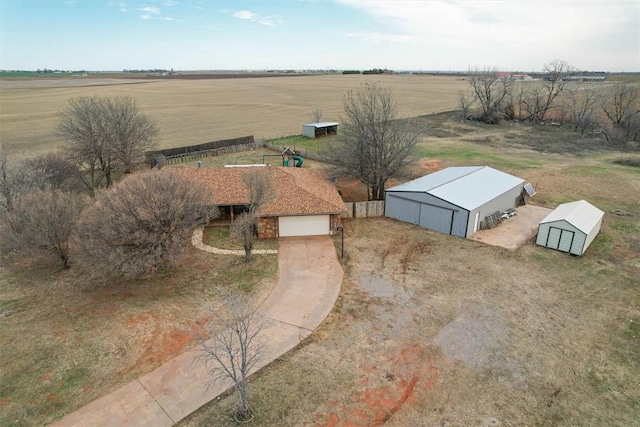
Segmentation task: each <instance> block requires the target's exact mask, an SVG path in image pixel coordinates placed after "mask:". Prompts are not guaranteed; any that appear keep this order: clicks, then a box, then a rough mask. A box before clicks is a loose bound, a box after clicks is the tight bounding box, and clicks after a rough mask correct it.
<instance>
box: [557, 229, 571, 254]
mask: <svg viewBox="0 0 640 427" xmlns="http://www.w3.org/2000/svg"><path fill="white" fill-rule="evenodd" d="M574 237H575V233H574V232H573V231H570V230H562V232H561V233H560V241H559V242H558V250H559V251H562V252H571V245H572V244H573V238H574Z"/></svg>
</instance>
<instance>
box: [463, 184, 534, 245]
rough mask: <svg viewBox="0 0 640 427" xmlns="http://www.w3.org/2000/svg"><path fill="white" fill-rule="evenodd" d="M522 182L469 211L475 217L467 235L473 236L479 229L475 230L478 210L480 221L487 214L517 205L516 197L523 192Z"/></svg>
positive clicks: (472, 217) (470, 215)
mask: <svg viewBox="0 0 640 427" xmlns="http://www.w3.org/2000/svg"><path fill="white" fill-rule="evenodd" d="M522 187H523V186H522V184H518V185H516V186H515V187H513V188H512V189H510V190H509V191H507V192H505V193H502V194H501V195H499V196H498V197H496V198H495V199H492V200H490V201H488V202H486V203H485V204H483V205H482V206H479V207H477V208H476V209H474V210H472V211H471V212H470V213H469V218H471V219H473V221H469V224H468V227H467V236H471V235H472V234H473V233H475V232H476V231H477V230H474V225H475V216H476V212H479V213H480V215H479V216H480V221H482V220H483V219H484V218H485V217H486V216H488V215H491V214H492V213H494V212H496V211H506V210H507V209H511V208H513V207H515V206H516V199H517V198H518V197H519V196H520V194H521V193H522Z"/></svg>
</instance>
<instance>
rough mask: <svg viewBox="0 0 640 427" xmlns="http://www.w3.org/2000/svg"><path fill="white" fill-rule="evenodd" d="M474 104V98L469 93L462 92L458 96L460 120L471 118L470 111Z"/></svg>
mask: <svg viewBox="0 0 640 427" xmlns="http://www.w3.org/2000/svg"><path fill="white" fill-rule="evenodd" d="M472 106H473V99H472V98H471V97H470V96H469V95H468V94H467V93H461V94H460V96H459V97H458V110H459V111H460V121H463V122H464V121H466V120H467V119H468V118H469V111H471V107H472Z"/></svg>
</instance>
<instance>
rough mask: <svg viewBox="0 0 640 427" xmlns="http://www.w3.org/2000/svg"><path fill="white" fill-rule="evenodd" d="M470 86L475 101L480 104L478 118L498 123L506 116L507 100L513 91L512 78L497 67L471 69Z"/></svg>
mask: <svg viewBox="0 0 640 427" xmlns="http://www.w3.org/2000/svg"><path fill="white" fill-rule="evenodd" d="M467 78H468V79H469V86H470V87H471V92H472V96H473V100H474V102H476V103H478V104H479V105H480V110H481V111H480V116H479V117H478V120H480V121H482V122H484V123H490V124H496V123H499V122H500V120H502V119H503V118H504V107H505V100H506V99H507V96H508V95H509V93H510V92H511V85H512V80H511V79H510V78H509V77H506V76H502V75H501V74H500V73H498V70H497V69H495V68H491V69H485V70H479V69H475V70H469V71H468V73H467Z"/></svg>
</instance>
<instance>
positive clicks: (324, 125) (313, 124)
mask: <svg viewBox="0 0 640 427" xmlns="http://www.w3.org/2000/svg"><path fill="white" fill-rule="evenodd" d="M339 124H340V123H338V122H320V123H307V124H304V125H303V126H313V127H314V128H326V127H329V126H338V125H339Z"/></svg>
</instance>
